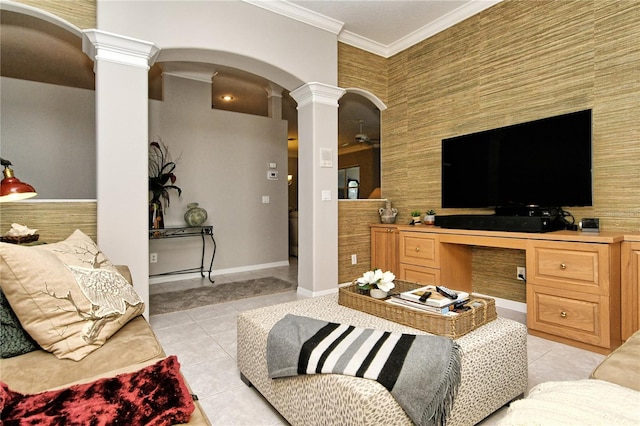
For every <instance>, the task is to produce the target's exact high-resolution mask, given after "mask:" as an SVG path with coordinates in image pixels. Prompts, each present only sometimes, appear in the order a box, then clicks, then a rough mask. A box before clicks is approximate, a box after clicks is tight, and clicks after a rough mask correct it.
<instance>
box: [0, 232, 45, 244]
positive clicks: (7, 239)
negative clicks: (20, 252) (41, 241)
mask: <svg viewBox="0 0 640 426" xmlns="http://www.w3.org/2000/svg"><path fill="white" fill-rule="evenodd" d="M38 238H40V234H33V235H20V236H12V235H2V236H0V241H2V242H3V243H11V244H26V243H32V242H34V241H38Z"/></svg>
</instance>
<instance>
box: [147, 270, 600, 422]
mask: <svg viewBox="0 0 640 426" xmlns="http://www.w3.org/2000/svg"><path fill="white" fill-rule="evenodd" d="M297 267H298V265H297V261H296V259H295V258H292V259H291V265H290V266H288V267H287V266H285V267H280V268H270V269H263V270H259V271H252V272H243V273H239V274H233V275H223V276H220V275H219V276H216V277H215V280H216V284H222V283H224V282H232V281H238V280H245V279H250V278H256V277H267V276H275V277H279V278H282V279H284V280H290V281H291V282H294V281H297ZM201 285H211V284H210V283H209V282H208V281H207V280H206V279H202V280H200V279H191V280H183V281H174V282H167V283H162V284H153V285H151V288H150V292H151V293H155V292H165V291H175V290H176V289H178V288H191V287H196V286H201ZM214 285H215V284H214ZM299 298H300V296H298V295H297V294H296V292H295V291H290V292H287V293H280V294H274V295H268V296H261V297H254V298H250V299H243V300H237V301H233V302H228V303H222V304H218V305H211V306H206V307H201V308H196V309H190V310H187V311H180V312H173V313H169V314H162V315H155V316H152V317H151V321H150V322H151V326H152V327H153V330H154V331H155V333H156V334H157V336H158V339H159V340H160V342H161V343H162V346H163V347H164V349H165V352H166V353H167V354H175V355H177V356H178V360H179V361H180V363H181V365H182V371H183V373H184V375H185V377H186V378H187V381H188V382H189V385H190V386H191V387H192V389H193V391H194V393H196V394H197V395H198V397H199V398H200V402H201V405H202V407H203V408H204V410H205V412H206V413H207V416H208V417H209V419H210V420H211V422H212V423H213V424H214V425H224V426H241V425H247V426H271V425H287V424H288V423H287V421H286V420H285V419H284V418H282V416H280V415H279V414H278V413H277V412H276V411H275V410H274V409H273V408H272V407H271V405H269V403H268V402H266V400H265V399H264V398H262V396H261V395H260V394H259V393H258V392H257V391H256V390H255V389H254V388H249V387H247V386H246V385H245V384H244V383H242V381H241V380H240V373H239V372H238V368H237V366H236V347H237V346H236V316H237V315H238V313H240V312H242V311H246V310H249V309H254V308H258V307H262V306H269V305H274V304H277V303H283V302H288V301H292V300H296V299H299ZM498 314H499V315H500V316H504V317H508V318H511V319H514V320H516V321H520V322H523V323H524V322H526V317H525V314H524V313H521V312H515V311H511V310H507V309H500V308H498ZM527 345H528V347H527V352H528V358H529V389H530V388H531V387H533V386H535V385H536V384H538V383H541V382H545V381H550V380H574V379H585V378H587V377H589V374H590V373H591V371H592V370H593V368H594V367H595V366H596V365H597V364H598V363H599V362H600V361H601V360H602V359H603V358H604V356H603V355H599V354H596V353H593V352H589V351H585V350H582V349H577V348H574V347H571V346H567V345H563V344H561V343H556V342H552V341H549V340H545V339H541V338H539V337H535V336H529V337H528V339H527ZM504 410H505V409H504V408H503V409H501V410H499V411H497V412H496V413H494V414H493V415H492V416H491V417H489V418H487V419H485V420H484V421H483V422H482V423H481V424H482V425H483V426H487V425H493V424H495V423H496V422H497V421H498V420H499V419H500V418H501V417H502V416H503V415H504Z"/></svg>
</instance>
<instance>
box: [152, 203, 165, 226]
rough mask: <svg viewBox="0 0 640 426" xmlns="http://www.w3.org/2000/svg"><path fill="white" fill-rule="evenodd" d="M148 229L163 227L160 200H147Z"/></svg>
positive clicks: (162, 212)
mask: <svg viewBox="0 0 640 426" xmlns="http://www.w3.org/2000/svg"><path fill="white" fill-rule="evenodd" d="M149 229H164V211H163V209H162V201H155V200H151V201H149Z"/></svg>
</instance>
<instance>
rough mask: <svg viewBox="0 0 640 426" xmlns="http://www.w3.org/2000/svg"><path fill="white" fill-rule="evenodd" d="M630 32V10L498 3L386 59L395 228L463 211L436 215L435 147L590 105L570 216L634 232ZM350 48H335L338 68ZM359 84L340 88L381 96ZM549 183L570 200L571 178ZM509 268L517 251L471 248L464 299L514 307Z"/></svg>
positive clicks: (638, 8) (630, 6)
mask: <svg viewBox="0 0 640 426" xmlns="http://www.w3.org/2000/svg"><path fill="white" fill-rule="evenodd" d="M639 28H640V3H638V2H635V1H618V2H611V1H587V0H579V1H535V2H533V1H505V2H502V3H500V4H498V5H496V6H494V7H492V8H490V9H488V10H486V11H484V12H482V13H480V14H478V15H476V16H474V17H472V18H469V19H467V20H466V21H463V22H462V23H460V24H458V25H456V26H454V27H452V28H450V29H448V30H446V31H443V32H441V33H440V34H437V35H436V36H434V37H432V38H430V39H428V40H425V41H423V42H422V43H419V44H418V45H416V46H413V47H411V48H409V49H407V50H405V51H403V52H401V53H399V54H397V55H395V56H393V57H391V58H389V59H388V61H387V75H388V90H387V94H388V95H387V97H386V98H384V100H385V102H386V103H387V105H388V107H389V109H388V110H387V111H385V112H384V113H383V114H382V141H381V145H382V149H383V152H382V193H383V196H384V197H388V198H389V199H391V200H393V202H394V206H395V207H397V208H398V210H399V211H400V214H399V215H398V221H399V222H401V223H404V222H406V221H408V212H409V210H411V209H413V208H418V209H421V210H424V209H426V208H431V207H434V208H435V209H436V210H437V211H438V213H440V214H455V213H460V212H461V211H456V210H448V211H443V210H442V209H440V208H439V206H440V195H441V194H440V173H441V170H440V144H441V140H442V139H443V138H445V137H449V136H455V135H460V134H465V133H470V132H475V131H479V130H485V129H490V128H495V127H501V126H505V125H509V124H513V123H518V122H523V121H529V120H534V119H538V118H543V117H547V116H552V115H557V114H562V113H566V112H570V111H577V110H581V109H586V108H593V133H594V135H593V151H594V152H593V161H594V206H593V207H590V208H571V209H569V210H570V211H571V212H572V213H573V214H574V216H575V217H576V219H577V220H579V219H580V218H581V217H599V218H601V226H602V228H603V229H606V230H629V231H635V232H637V231H639V230H640V142H639V141H640V108H638V99H640V76H639V70H640V43H638V40H639V39H640V30H639ZM356 51H357V49H353V48H348V49H347V48H344V49H342V48H341V49H340V54H341V55H340V57H339V60H340V62H341V63H342V62H343V61H351V62H358V61H357V60H355V59H354V57H355V56H358V55H357V53H356ZM360 55H361V57H362V58H368V57H369V54H368V53H365V52H360ZM339 70H340V72H347V71H349V72H354V73H355V72H357V70H358V68H354V67H346V66H342V65H341V66H340V67H339ZM361 77H362V76H358V77H357V78H356V77H353V78H351V77H348V76H344V75H340V79H339V81H340V82H341V84H342V82H343V81H346V82H349V83H352V82H353V84H355V83H357V84H359V85H360V87H363V88H365V89H369V90H372V91H375V90H377V89H378V88H379V86H380V80H379V76H378V75H377V74H373V73H371V74H369V77H370V78H371V79H372V80H371V82H368V81H366V80H362V78H361ZM343 87H344V86H343ZM567 161H570V159H568V160H567ZM558 184H559V185H567V190H568V191H570V190H571V187H570V185H571V177H570V176H560V177H558ZM343 210H344V209H341V210H340V211H341V213H342V212H343ZM466 212H468V211H466ZM477 213H486V211H477ZM340 231H341V232H343V231H344V232H347V233H348V232H349V230H348V229H346V228H344V227H341V229H340ZM516 265H522V266H524V260H523V257H522V253H520V252H511V251H509V250H504V251H502V250H500V251H496V250H488V249H480V248H478V249H475V250H474V273H473V281H474V282H473V286H474V290H475V291H480V292H483V293H488V294H492V295H495V296H497V297H504V298H510V299H513V300H520V301H524V286H522V284H521V283H520V282H518V281H516V280H515V279H514V277H515V266H516ZM495 271H499V272H498V273H496V272H495Z"/></svg>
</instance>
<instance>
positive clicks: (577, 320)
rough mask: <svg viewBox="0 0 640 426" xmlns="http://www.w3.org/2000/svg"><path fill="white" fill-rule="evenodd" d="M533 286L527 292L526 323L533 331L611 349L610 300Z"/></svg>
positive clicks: (603, 297)
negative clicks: (528, 305)
mask: <svg viewBox="0 0 640 426" xmlns="http://www.w3.org/2000/svg"><path fill="white" fill-rule="evenodd" d="M546 290H547V288H544V287H536V286H531V287H530V288H529V289H527V292H528V294H527V303H528V304H531V306H530V307H529V308H528V309H527V322H528V326H529V328H531V329H534V330H539V331H543V332H546V333H550V334H554V335H556V336H560V337H565V338H568V339H573V340H578V341H581V342H584V343H590V344H593V345H598V346H603V347H608V344H609V322H608V318H609V309H608V302H607V301H608V298H607V297H605V296H597V295H591V294H575V293H573V292H569V291H562V290H557V291H555V292H547V291H546Z"/></svg>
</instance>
